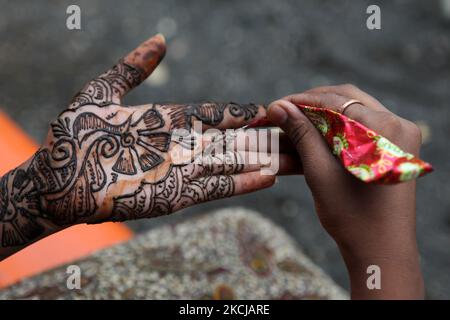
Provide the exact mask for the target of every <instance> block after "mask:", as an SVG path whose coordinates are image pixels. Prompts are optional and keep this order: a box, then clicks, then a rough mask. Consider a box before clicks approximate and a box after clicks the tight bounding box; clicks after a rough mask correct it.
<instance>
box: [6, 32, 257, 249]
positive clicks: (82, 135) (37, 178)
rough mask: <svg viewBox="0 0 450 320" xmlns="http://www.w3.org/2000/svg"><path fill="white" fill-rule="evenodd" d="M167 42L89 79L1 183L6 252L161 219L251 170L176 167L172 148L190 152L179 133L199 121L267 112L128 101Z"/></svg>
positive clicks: (220, 192) (150, 44) (220, 191)
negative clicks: (64, 231) (95, 228)
mask: <svg viewBox="0 0 450 320" xmlns="http://www.w3.org/2000/svg"><path fill="white" fill-rule="evenodd" d="M161 41H162V40H161V38H158V36H157V37H154V38H152V39H150V40H149V41H147V42H146V43H144V44H143V45H141V46H140V47H139V48H138V49H136V50H135V51H133V52H132V53H131V54H130V55H128V56H127V57H126V58H125V59H124V60H121V61H120V62H119V63H118V64H117V65H115V66H114V67H113V68H112V69H111V70H109V71H107V72H105V73H104V74H102V75H100V76H99V77H98V78H96V79H94V80H92V81H90V82H89V83H88V84H87V85H86V86H85V88H84V89H83V90H81V91H80V92H79V93H78V94H77V95H76V96H75V98H74V99H73V101H72V103H71V104H70V105H69V107H68V108H67V110H66V111H64V112H62V113H61V114H60V115H59V116H58V118H57V119H56V120H55V121H53V123H52V124H51V127H50V131H49V134H48V137H47V140H46V142H45V144H44V145H43V146H42V147H41V148H40V150H39V151H38V152H37V153H36V154H35V155H34V156H33V157H32V159H30V160H29V161H28V162H27V163H26V164H24V165H22V166H21V167H20V168H18V169H16V170H13V171H11V172H9V173H8V174H6V175H5V176H4V177H2V178H1V179H0V245H1V247H3V248H7V247H17V246H23V245H25V244H27V243H30V242H33V241H35V240H37V239H39V238H41V237H42V236H44V234H45V232H46V229H47V228H48V226H49V225H55V226H58V227H64V226H69V225H72V224H76V223H83V222H87V223H98V222H102V221H105V220H107V221H111V220H113V221H123V220H128V219H138V218H143V217H155V216H159V215H165V214H169V213H171V212H174V211H176V210H179V209H181V208H184V207H187V206H191V205H193V204H195V203H199V202H203V201H208V200H213V199H217V198H223V197H229V196H231V195H233V194H234V192H235V181H234V179H233V174H236V173H239V172H241V171H242V169H243V165H241V164H238V163H237V162H236V163H234V164H231V165H224V164H223V163H222V164H220V161H219V164H217V163H218V162H217V161H215V162H214V161H212V162H211V163H195V164H194V163H192V161H191V163H187V164H185V163H183V164H177V163H174V161H173V159H172V158H171V154H170V151H171V150H172V149H173V148H177V147H181V148H189V146H186V145H183V144H181V143H180V142H178V141H177V140H174V139H173V137H172V133H173V131H174V130H176V129H186V130H190V129H191V127H192V124H193V122H194V121H201V122H202V123H203V124H206V125H208V126H219V127H220V125H223V124H224V122H225V121H229V122H230V121H231V122H232V123H234V124H236V121H238V122H239V121H240V122H239V123H241V125H244V124H245V123H246V122H247V121H249V120H251V119H253V118H255V117H256V116H257V114H258V112H259V111H260V110H263V108H262V107H261V106H257V105H254V104H246V105H241V104H237V103H200V104H184V105H180V104H148V105H143V106H136V107H131V106H124V105H122V104H121V97H122V96H123V95H125V94H126V93H127V92H128V91H130V90H131V89H132V88H134V87H136V86H137V85H138V84H139V83H140V82H142V81H143V80H144V79H145V78H146V77H147V76H148V75H149V74H150V73H151V71H152V70H153V69H154V68H155V67H156V65H157V63H158V62H159V61H160V60H161V58H162V56H163V55H164V45H163V44H161ZM142 59H145V63H144V62H142V61H144V60H142ZM136 66H139V67H136ZM259 108H261V109H259ZM233 119H234V120H233ZM231 156H232V157H233V156H234V157H237V155H236V154H233V155H231ZM212 157H214V155H213V156H212ZM191 160H193V159H191ZM216 160H217V159H216ZM235 160H236V159H235Z"/></svg>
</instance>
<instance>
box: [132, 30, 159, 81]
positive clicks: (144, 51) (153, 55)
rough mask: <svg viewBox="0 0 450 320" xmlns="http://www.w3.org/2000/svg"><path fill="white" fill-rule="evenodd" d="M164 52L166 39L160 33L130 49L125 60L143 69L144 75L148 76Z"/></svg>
mask: <svg viewBox="0 0 450 320" xmlns="http://www.w3.org/2000/svg"><path fill="white" fill-rule="evenodd" d="M165 54H166V40H165V38H164V36H163V35H162V34H160V33H158V34H156V35H154V36H153V37H151V38H149V39H148V40H146V41H145V42H143V43H141V44H140V45H139V46H138V47H137V48H136V49H134V50H133V51H131V52H130V53H129V54H128V55H127V56H126V57H125V59H124V60H125V62H126V63H128V64H130V65H132V66H134V67H137V68H139V69H141V70H143V71H144V76H145V77H148V76H149V75H150V74H151V73H152V72H153V70H154V69H155V68H156V67H157V66H158V64H159V63H160V62H161V60H162V59H163V58H164V56H165Z"/></svg>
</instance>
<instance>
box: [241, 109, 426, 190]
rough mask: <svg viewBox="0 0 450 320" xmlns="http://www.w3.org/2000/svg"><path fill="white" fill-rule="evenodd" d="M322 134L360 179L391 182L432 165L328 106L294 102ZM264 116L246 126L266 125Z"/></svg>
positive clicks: (414, 176) (332, 149)
mask: <svg viewBox="0 0 450 320" xmlns="http://www.w3.org/2000/svg"><path fill="white" fill-rule="evenodd" d="M298 107H299V109H301V110H302V111H303V113H304V114H305V115H306V116H307V117H308V119H309V120H311V122H312V123H313V124H314V126H315V127H316V128H317V129H318V130H319V131H320V133H321V134H322V135H323V136H324V138H325V140H326V142H327V144H328V146H329V147H330V149H331V151H332V152H333V154H334V155H335V156H336V157H337V158H338V159H339V160H340V161H341V163H342V164H343V166H344V167H345V168H346V169H347V170H348V171H349V172H350V173H351V174H353V175H354V176H355V177H357V178H358V179H360V180H362V181H364V182H377V183H382V184H392V183H398V182H403V181H408V180H412V179H415V178H417V177H420V176H423V175H425V174H427V173H429V172H431V171H433V167H432V166H431V165H430V164H429V163H427V162H425V161H423V160H421V159H419V158H416V157H414V156H413V155H412V154H410V153H407V152H405V151H403V150H402V149H400V147H398V146H396V145H395V144H393V143H392V142H390V141H389V140H388V139H386V138H385V137H383V136H381V135H379V134H378V133H376V132H375V131H373V130H371V129H368V128H367V127H365V126H364V125H362V124H361V123H359V122H357V121H355V120H352V119H350V118H348V117H346V116H345V115H343V114H340V113H338V112H335V111H333V110H330V109H324V108H316V107H309V106H302V105H298ZM267 125H270V123H269V122H268V121H267V119H263V120H259V121H257V122H256V123H254V124H252V125H250V126H249V127H258V126H267Z"/></svg>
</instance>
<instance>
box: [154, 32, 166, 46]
mask: <svg viewBox="0 0 450 320" xmlns="http://www.w3.org/2000/svg"><path fill="white" fill-rule="evenodd" d="M155 37H158V38H160V39H161V41H162V42H163V43H164V44H166V37H164V35H163V34H162V33H157V34H156V35H155Z"/></svg>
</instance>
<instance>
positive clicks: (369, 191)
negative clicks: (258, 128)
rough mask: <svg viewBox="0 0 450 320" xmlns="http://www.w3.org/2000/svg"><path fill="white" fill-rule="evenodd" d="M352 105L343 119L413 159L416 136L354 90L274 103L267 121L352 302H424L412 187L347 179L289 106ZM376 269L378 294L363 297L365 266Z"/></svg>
mask: <svg viewBox="0 0 450 320" xmlns="http://www.w3.org/2000/svg"><path fill="white" fill-rule="evenodd" d="M351 99H357V100H359V101H361V103H362V104H353V105H351V106H350V107H348V108H347V109H346V110H345V113H344V114H345V115H346V116H348V117H350V118H352V119H354V120H356V121H359V122H360V123H362V124H364V125H366V126H367V127H369V128H371V129H373V130H375V131H377V132H378V133H380V134H381V135H383V136H385V137H386V138H388V139H390V140H391V141H392V142H394V143H395V144H397V145H398V146H400V147H401V148H402V149H404V150H405V151H407V152H410V153H412V154H414V155H415V156H418V155H419V150H420V145H421V133H420V130H419V128H418V127H417V126H416V125H415V124H414V123H412V122H410V121H408V120H405V119H402V118H401V117H399V116H397V115H395V114H393V113H392V112H390V111H389V110H388V109H387V108H386V107H385V106H383V105H382V104H381V103H380V102H379V101H378V100H376V99H375V98H373V97H372V96H370V95H368V94H367V93H365V92H363V91H361V90H360V89H358V88H356V87H355V86H353V85H341V86H331V87H320V88H314V89H312V90H309V91H306V92H304V93H300V94H294V95H290V96H287V97H284V98H282V99H280V100H277V101H275V102H273V103H272V104H271V105H270V107H269V110H268V117H269V119H270V120H271V121H272V122H273V123H275V124H276V125H279V126H280V127H281V128H282V129H283V130H284V131H285V132H286V133H287V134H288V135H289V136H290V137H291V140H292V142H293V143H294V145H295V147H296V149H297V152H298V154H299V155H300V159H301V162H302V166H303V172H304V175H305V179H306V182H307V184H308V186H309V188H310V189H311V192H312V195H313V198H314V202H315V206H316V212H317V215H318V217H319V219H320V222H321V223H322V225H323V227H324V228H325V230H326V231H327V232H328V233H329V234H330V235H331V236H332V237H333V239H334V240H335V241H336V243H337V245H338V247H339V250H340V252H341V254H342V256H343V258H344V261H345V263H346V266H347V269H348V272H349V276H350V281H351V297H352V298H353V299H422V298H423V297H424V284H423V278H422V273H421V270H420V264H419V252H418V248H417V242H416V231H415V228H416V215H415V210H416V207H415V200H416V195H415V190H416V182H415V181H411V182H406V183H401V184H397V185H392V186H386V185H383V186H381V185H372V184H365V183H364V182H361V181H359V180H357V179H355V178H354V177H352V176H351V175H349V174H348V173H347V172H346V171H345V169H344V168H343V167H342V165H341V164H340V163H339V162H338V160H337V159H336V158H334V157H333V156H332V154H331V153H330V151H329V149H328V147H327V145H326V143H325V141H324V140H323V138H322V137H321V135H320V134H319V132H318V131H317V130H316V129H315V128H314V127H313V125H312V123H311V122H310V121H309V120H308V119H307V118H306V117H305V115H304V114H303V113H302V112H301V111H299V110H298V109H297V107H296V106H295V105H294V104H303V105H309V106H314V107H321V108H323V107H327V108H330V109H333V110H335V111H337V110H338V108H339V107H340V106H342V105H343V104H344V103H345V102H347V101H349V100H351ZM370 265H378V266H379V267H380V269H381V289H380V290H369V289H368V288H367V285H366V281H367V278H368V276H369V275H368V274H367V273H366V270H367V267H368V266H370Z"/></svg>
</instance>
